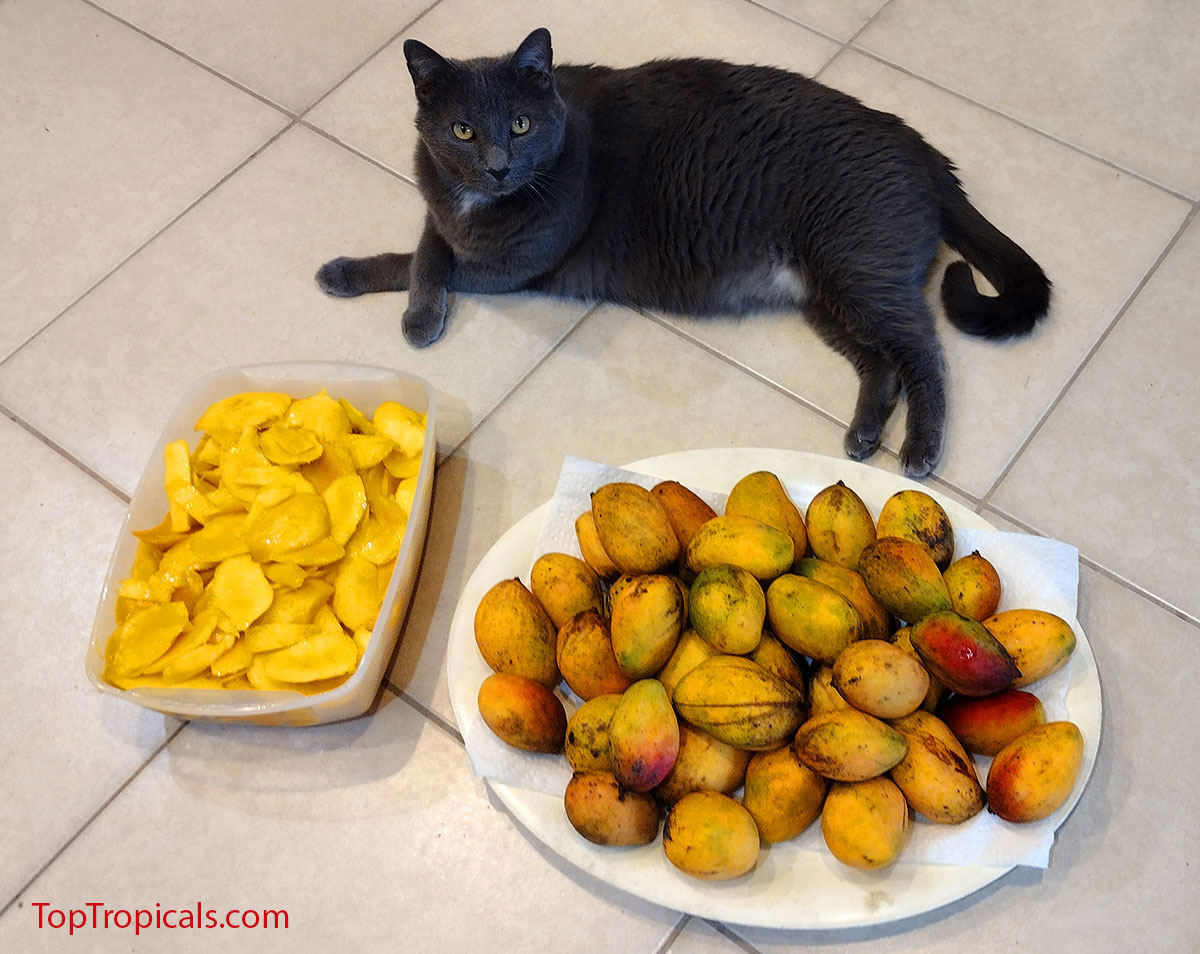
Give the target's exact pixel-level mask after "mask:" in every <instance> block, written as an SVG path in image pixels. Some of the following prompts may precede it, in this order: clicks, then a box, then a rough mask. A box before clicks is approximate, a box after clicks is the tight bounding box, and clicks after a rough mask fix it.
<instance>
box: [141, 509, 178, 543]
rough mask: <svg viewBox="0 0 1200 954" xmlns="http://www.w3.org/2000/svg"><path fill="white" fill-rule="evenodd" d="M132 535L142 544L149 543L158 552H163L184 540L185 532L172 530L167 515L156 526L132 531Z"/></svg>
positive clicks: (169, 518)
mask: <svg viewBox="0 0 1200 954" xmlns="http://www.w3.org/2000/svg"><path fill="white" fill-rule="evenodd" d="M133 535H134V536H135V537H137V538H138V539H139V540H140V541H142V542H143V543H149V544H151V545H152V546H156V547H158V548H159V549H160V550H165V549H167V548H169V547H173V546H174V545H175V544H177V543H178V542H179V541H180V540H182V539H184V538H185V537H186V536H187V531H186V530H182V531H181V530H172V529H171V517H170V515H169V514H168V515H167V516H166V517H164V518H163V520H162V522H161V523H159V524H158V525H157V526H154V527H149V528H147V529H145V530H134V531H133Z"/></svg>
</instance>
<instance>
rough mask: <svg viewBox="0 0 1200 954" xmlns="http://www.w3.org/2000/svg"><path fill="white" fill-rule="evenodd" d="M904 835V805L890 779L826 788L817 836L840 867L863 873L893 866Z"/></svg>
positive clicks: (906, 829) (905, 835)
mask: <svg viewBox="0 0 1200 954" xmlns="http://www.w3.org/2000/svg"><path fill="white" fill-rule="evenodd" d="M908 832H909V818H908V805H907V804H906V803H905V801H904V795H903V794H902V793H901V792H900V789H899V788H897V787H896V784H895V783H894V782H892V781H891V780H890V779H887V778H873V779H868V780H865V781H861V782H835V783H834V784H833V785H831V786H830V788H829V792H828V793H827V794H826V796H825V805H824V807H823V808H822V809H821V834H822V835H823V836H824V838H825V844H826V846H827V847H828V848H829V852H830V854H832V855H833V856H834V857H835V858H836V859H837V860H838V861H840V862H841V863H842V864H844V865H849V866H850V867H852V868H862V869H865V870H873V869H878V868H886V867H888V866H889V865H892V864H895V862H896V859H897V858H899V857H900V852H901V851H902V850H903V849H904V844H905V841H906V840H907V837H908Z"/></svg>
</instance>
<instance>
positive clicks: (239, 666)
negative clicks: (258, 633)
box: [208, 639, 254, 688]
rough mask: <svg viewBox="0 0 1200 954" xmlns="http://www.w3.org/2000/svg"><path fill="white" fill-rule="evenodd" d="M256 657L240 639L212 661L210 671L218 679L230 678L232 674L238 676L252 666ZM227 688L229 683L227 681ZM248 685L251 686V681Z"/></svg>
mask: <svg viewBox="0 0 1200 954" xmlns="http://www.w3.org/2000/svg"><path fill="white" fill-rule="evenodd" d="M253 659H254V653H252V652H250V650H249V649H247V648H246V643H245V642H244V641H243V640H241V639H238V640H236V641H235V642H234V643H233V645H232V646H230V647H229V648H228V649H227V650H225V652H223V653H222V654H221V655H220V656H218V657H217V658H216V659H214V660H213V661H212V664H211V665H210V666H209V667H208V668H209V671H210V672H211V673H212V674H213V675H214V676H215V677H216V678H218V679H228V678H229V677H230V676H237V675H239V674H241V673H244V672H245V671H246V670H247V669H249V668H250V663H251V662H252V661H253ZM225 686H226V688H228V687H229V683H228V682H226V683H225ZM246 687H247V688H249V682H247V684H246Z"/></svg>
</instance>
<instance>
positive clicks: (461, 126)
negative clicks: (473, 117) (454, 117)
mask: <svg viewBox="0 0 1200 954" xmlns="http://www.w3.org/2000/svg"><path fill="white" fill-rule="evenodd" d="M454 135H455V136H457V137H458V138H459V139H461V140H462V141H463V142H470V141H471V140H472V139H474V138H475V130H474V129H472V128H471V127H470V126H468V125H467V124H466V123H455V124H454Z"/></svg>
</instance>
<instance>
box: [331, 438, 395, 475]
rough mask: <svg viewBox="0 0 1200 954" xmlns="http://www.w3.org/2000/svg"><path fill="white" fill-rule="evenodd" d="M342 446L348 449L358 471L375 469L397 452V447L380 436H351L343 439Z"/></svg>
mask: <svg viewBox="0 0 1200 954" xmlns="http://www.w3.org/2000/svg"><path fill="white" fill-rule="evenodd" d="M341 446H342V447H344V448H345V449H346V452H347V453H348V454H349V455H350V459H351V460H352V461H354V466H355V468H356V469H358V470H363V469H365V468H367V467H374V466H375V465H376V464H380V463H382V462H383V460H384V458H385V457H387V456H388V455H389V454H392V453H394V452H395V448H396V445H395V444H393V443H392V442H391V441H390V440H388V438H386V437H380V436H379V435H368V434H350V435H347V436H346V437H343V438H342V441H341Z"/></svg>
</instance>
